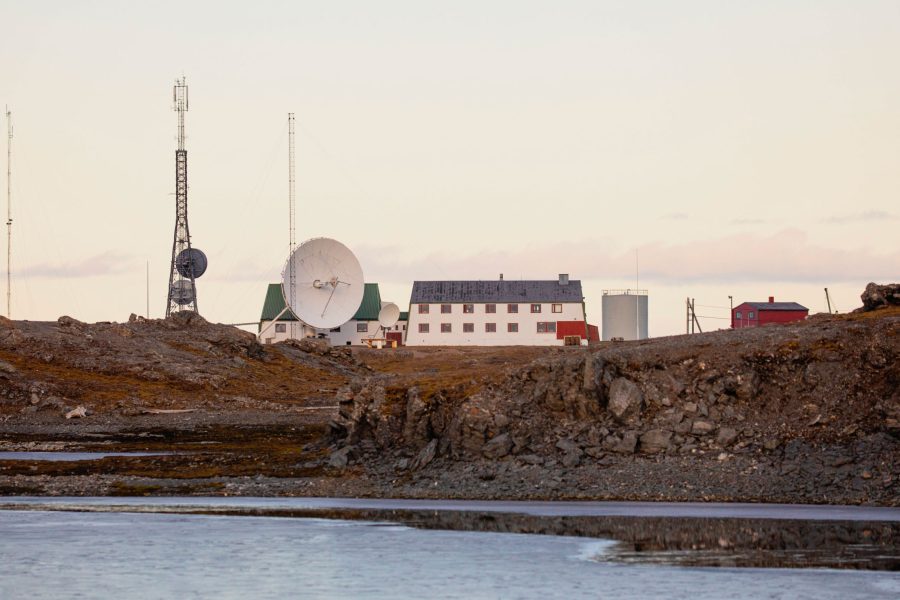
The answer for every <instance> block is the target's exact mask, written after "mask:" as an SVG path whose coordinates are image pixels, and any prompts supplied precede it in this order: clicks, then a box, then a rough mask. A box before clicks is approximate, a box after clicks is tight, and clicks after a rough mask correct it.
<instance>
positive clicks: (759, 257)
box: [358, 229, 900, 284]
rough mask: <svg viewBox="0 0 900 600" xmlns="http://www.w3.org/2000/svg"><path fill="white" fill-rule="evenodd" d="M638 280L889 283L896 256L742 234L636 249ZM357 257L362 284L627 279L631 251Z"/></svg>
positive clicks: (600, 247) (556, 249) (582, 247)
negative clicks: (561, 277) (560, 276)
mask: <svg viewBox="0 0 900 600" xmlns="http://www.w3.org/2000/svg"><path fill="white" fill-rule="evenodd" d="M638 250H639V258H640V268H641V281H642V282H643V281H648V282H650V281H654V282H657V283H670V284H671V283H674V284H678V283H694V282H740V281H786V282H798V283H801V282H826V283H838V282H842V281H846V282H851V281H852V282H858V281H870V280H879V279H896V278H897V277H898V275H900V273H898V265H900V251H898V250H895V249H893V248H892V249H891V251H889V252H887V253H884V252H874V251H871V250H868V249H865V248H857V249H852V250H847V249H841V248H833V247H827V246H822V245H818V244H814V243H811V242H810V241H809V240H808V238H807V236H806V234H805V233H803V232H802V231H799V230H795V229H787V230H784V231H780V232H778V233H775V234H772V235H765V236H764V235H758V234H751V233H742V234H737V235H730V236H724V237H718V238H712V239H708V240H702V241H692V242H684V243H678V244H671V243H663V242H654V243H649V244H644V245H642V246H640V247H639V249H638ZM358 254H359V256H360V260H361V262H362V264H363V270H364V271H365V273H366V279H367V280H368V281H385V282H388V281H390V282H409V281H413V280H416V279H420V280H429V279H432V280H433V279H496V278H497V276H498V275H499V274H500V273H504V275H505V277H506V278H507V279H519V278H523V279H549V278H555V277H556V275H557V274H558V273H566V272H568V273H569V274H570V275H571V276H572V278H574V279H600V280H602V279H614V280H621V279H631V278H633V277H634V271H635V255H634V250H633V249H630V250H623V249H621V248H618V249H617V248H613V247H610V246H609V245H608V244H607V243H603V242H596V241H587V242H567V243H558V244H531V245H528V246H525V247H522V248H518V249H515V250H508V251H484V252H477V251H476V252H468V253H463V252H439V253H431V254H426V255H416V254H414V253H412V252H410V249H408V248H401V247H399V246H362V247H359V248H358Z"/></svg>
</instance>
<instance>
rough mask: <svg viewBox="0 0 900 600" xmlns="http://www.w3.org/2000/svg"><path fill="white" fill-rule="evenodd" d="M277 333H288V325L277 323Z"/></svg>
mask: <svg viewBox="0 0 900 600" xmlns="http://www.w3.org/2000/svg"><path fill="white" fill-rule="evenodd" d="M275 333H287V323H275Z"/></svg>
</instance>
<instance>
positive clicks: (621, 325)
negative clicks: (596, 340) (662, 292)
mask: <svg viewBox="0 0 900 600" xmlns="http://www.w3.org/2000/svg"><path fill="white" fill-rule="evenodd" d="M602 309H603V315H602V319H603V334H602V338H603V341H605V342H608V341H610V340H611V339H613V338H621V339H623V340H645V339H647V337H648V334H647V292H646V290H637V291H635V290H604V291H603V305H602Z"/></svg>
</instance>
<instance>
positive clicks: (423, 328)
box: [419, 323, 428, 333]
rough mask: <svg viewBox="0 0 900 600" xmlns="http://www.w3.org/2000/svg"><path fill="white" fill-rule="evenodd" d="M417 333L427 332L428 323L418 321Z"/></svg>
mask: <svg viewBox="0 0 900 600" xmlns="http://www.w3.org/2000/svg"><path fill="white" fill-rule="evenodd" d="M419 333H428V323H419Z"/></svg>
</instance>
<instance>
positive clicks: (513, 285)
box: [410, 279, 584, 304]
mask: <svg viewBox="0 0 900 600" xmlns="http://www.w3.org/2000/svg"><path fill="white" fill-rule="evenodd" d="M583 300H584V296H583V295H582V293H581V281H576V280H570V281H569V284H568V285H560V284H559V281H558V280H556V279H553V280H550V281H507V280H492V281H415V282H413V289H412V296H411V298H410V303H411V304H429V303H434V304H437V303H441V302H444V303H447V304H453V303H463V302H470V303H476V302H497V303H512V304H515V303H519V302H523V303H524V302H581V301H583Z"/></svg>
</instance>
